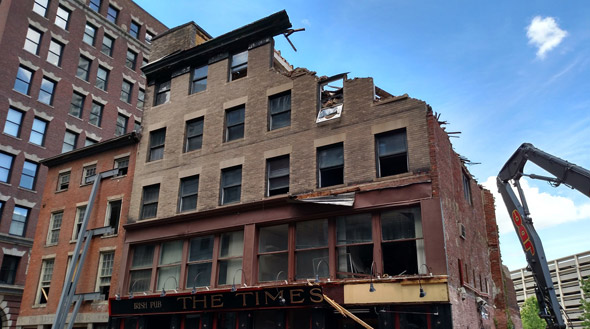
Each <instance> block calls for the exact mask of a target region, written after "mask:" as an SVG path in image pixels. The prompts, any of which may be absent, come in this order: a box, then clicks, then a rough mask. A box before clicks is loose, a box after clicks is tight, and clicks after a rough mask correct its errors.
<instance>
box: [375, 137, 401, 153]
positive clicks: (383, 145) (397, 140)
mask: <svg viewBox="0 0 590 329" xmlns="http://www.w3.org/2000/svg"><path fill="white" fill-rule="evenodd" d="M377 141H378V148H379V156H384V155H391V154H396V153H402V152H406V134H405V131H399V132H394V133H387V134H382V135H379V136H377Z"/></svg>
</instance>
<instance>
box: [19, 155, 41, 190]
mask: <svg viewBox="0 0 590 329" xmlns="http://www.w3.org/2000/svg"><path fill="white" fill-rule="evenodd" d="M38 168H39V165H38V164H36V163H34V162H31V161H28V160H25V162H24V163H23V172H22V175H21V176H20V183H19V185H18V186H19V187H22V188H26V189H28V190H33V189H35V177H37V169H38Z"/></svg>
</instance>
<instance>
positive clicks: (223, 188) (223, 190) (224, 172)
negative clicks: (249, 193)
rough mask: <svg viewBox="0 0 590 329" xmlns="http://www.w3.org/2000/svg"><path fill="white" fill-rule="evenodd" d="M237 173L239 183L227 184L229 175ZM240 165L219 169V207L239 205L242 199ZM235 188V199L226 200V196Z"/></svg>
mask: <svg viewBox="0 0 590 329" xmlns="http://www.w3.org/2000/svg"><path fill="white" fill-rule="evenodd" d="M238 171H239V177H240V179H239V183H232V182H227V180H228V179H230V177H228V176H230V175H232V174H236V175H237V174H238ZM242 178H243V177H242V165H237V166H233V167H228V168H223V169H221V183H220V184H219V187H220V195H219V205H220V206H223V205H228V204H235V203H240V201H241V199H242ZM236 188H237V191H238V193H237V199H230V200H227V194H228V192H229V191H230V190H234V189H236Z"/></svg>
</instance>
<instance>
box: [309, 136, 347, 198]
mask: <svg viewBox="0 0 590 329" xmlns="http://www.w3.org/2000/svg"><path fill="white" fill-rule="evenodd" d="M338 149H339V153H340V154H338V155H337V156H338V157H340V156H341V157H342V161H341V163H338V164H335V165H330V166H327V165H322V158H323V157H322V154H326V155H328V154H327V153H328V152H329V151H338ZM322 152H324V153H322ZM316 157H317V160H316V161H317V162H316V163H317V186H318V188H324V187H330V186H337V185H342V184H344V163H345V159H344V143H343V142H340V143H335V144H330V145H325V146H322V147H318V148H317V149H316ZM336 170H339V173H340V174H341V176H342V177H337V178H338V180H337V181H336V179H333V177H331V176H328V178H326V180H328V179H330V180H334V182H330V181H326V182H324V177H325V176H326V174H328V173H332V172H335V171H336Z"/></svg>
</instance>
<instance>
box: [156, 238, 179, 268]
mask: <svg viewBox="0 0 590 329" xmlns="http://www.w3.org/2000/svg"><path fill="white" fill-rule="evenodd" d="M160 248H161V252H160V265H169V264H175V263H180V261H181V260H182V240H179V241H170V242H164V243H162V246H161V247H160Z"/></svg>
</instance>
